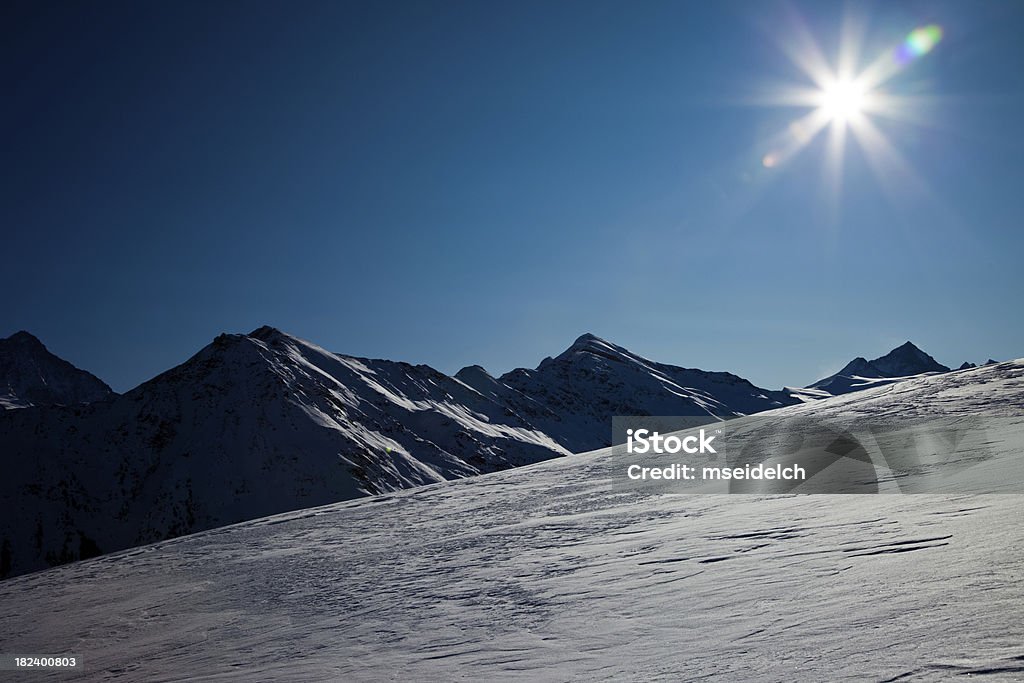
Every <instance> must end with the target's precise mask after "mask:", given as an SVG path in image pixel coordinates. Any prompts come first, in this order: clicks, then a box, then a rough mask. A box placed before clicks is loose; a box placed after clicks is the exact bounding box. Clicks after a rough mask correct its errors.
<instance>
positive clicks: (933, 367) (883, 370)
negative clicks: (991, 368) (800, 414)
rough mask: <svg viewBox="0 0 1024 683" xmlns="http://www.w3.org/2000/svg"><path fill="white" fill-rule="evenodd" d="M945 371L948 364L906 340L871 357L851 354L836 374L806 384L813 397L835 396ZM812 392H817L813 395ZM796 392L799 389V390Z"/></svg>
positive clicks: (947, 369) (947, 370)
mask: <svg viewBox="0 0 1024 683" xmlns="http://www.w3.org/2000/svg"><path fill="white" fill-rule="evenodd" d="M949 371H950V369H949V368H948V367H946V366H945V365H942V364H941V363H939V362H937V361H936V360H935V359H934V358H932V357H931V356H929V355H928V354H927V353H925V352H924V351H922V350H921V349H919V348H917V347H916V346H914V344H912V343H911V342H907V343H906V344H903V345H902V346H898V347H896V348H895V349H893V350H892V351H890V352H889V353H887V354H885V355H884V356H881V357H879V358H876V359H874V360H866V359H864V358H854V359H853V360H852V361H850V362H849V363H847V364H846V367H844V368H843V369H842V370H840V371H839V372H837V373H836V374H834V375H830V376H829V377H826V378H825V379H820V380H818V381H817V382H815V383H814V384H812V385H810V386H809V387H808V389H810V390H814V391H812V392H808V394H809V395H810V396H811V397H814V398H823V397H826V396H829V395H831V396H838V395H839V394H848V393H850V392H851V391H859V390H861V389H868V388H870V387H875V386H879V385H881V384H890V383H892V382H895V381H899V380H903V379H907V378H908V377H917V376H921V375H927V374H934V373H939V372H949ZM815 392H817V393H818V394H819V395H815ZM822 392H824V393H822ZM796 393H800V392H799V390H797V391H796Z"/></svg>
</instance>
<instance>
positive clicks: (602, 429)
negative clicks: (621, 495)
mask: <svg viewBox="0 0 1024 683" xmlns="http://www.w3.org/2000/svg"><path fill="white" fill-rule="evenodd" d="M456 377H457V378H458V379H461V380H462V381H464V382H466V383H467V384H469V385H470V386H472V387H473V388H475V389H477V390H478V391H480V392H481V393H484V394H486V395H490V396H494V397H496V398H497V399H498V400H501V401H503V402H506V403H508V404H510V405H513V406H515V409H516V410H518V411H520V412H523V413H526V414H528V415H529V416H530V420H531V423H532V424H534V425H535V426H537V427H538V428H539V429H540V430H542V431H544V432H545V433H547V434H550V435H551V436H552V438H554V439H556V440H557V441H558V442H559V443H560V444H562V445H563V446H565V447H566V448H568V449H569V450H570V451H573V452H577V453H578V452H583V451H590V450H594V449H597V448H603V447H604V446H608V445H610V443H611V417H612V416H615V415H620V416H625V415H679V416H699V417H709V418H711V417H735V416H738V415H749V414H752V413H758V412H761V411H763V410H770V409H772V408H779V407H782V406H785V405H791V404H793V403H796V402H797V401H796V400H795V399H793V398H792V397H791V396H789V394H787V393H785V392H782V391H770V390H767V389H761V388H759V387H756V386H754V385H753V384H751V383H750V382H748V381H747V380H745V379H743V378H742V377H737V376H736V375H733V374H730V373H728V372H705V371H703V370H693V369H688V368H681V367H677V366H674V365H666V364H663V363H655V362H654V361H650V360H647V359H646V358H643V357H641V356H638V355H636V354H634V353H631V352H629V351H627V350H626V349H624V348H622V347H621V346H616V345H615V344H612V343H610V342H607V341H605V340H603V339H600V338H598V337H595V336H594V335H592V334H585V335H583V336H581V337H580V338H579V339H577V340H576V341H575V342H574V343H573V344H572V346H570V347H569V348H568V349H566V350H565V351H564V352H563V353H562V354H560V355H559V356H557V357H555V358H546V359H545V360H544V361H543V362H542V363H541V364H540V365H539V366H537V368H536V369H535V370H525V369H517V370H512V371H511V372H508V373H506V374H504V375H502V376H501V377H499V378H493V377H491V376H490V375H488V374H487V373H486V372H483V370H482V368H479V367H472V368H466V369H463V370H461V371H460V372H459V373H458V374H457V375H456ZM527 397H528V398H527Z"/></svg>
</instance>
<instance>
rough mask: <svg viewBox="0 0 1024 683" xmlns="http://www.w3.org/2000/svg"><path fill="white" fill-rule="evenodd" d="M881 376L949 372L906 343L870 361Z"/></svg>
mask: <svg viewBox="0 0 1024 683" xmlns="http://www.w3.org/2000/svg"><path fill="white" fill-rule="evenodd" d="M871 365H873V366H874V367H875V368H876V369H877V370H878V371H879V372H880V373H881V374H882V375H883V376H886V377H904V376H909V375H920V374H921V373H925V372H949V368H948V367H946V366H945V365H942V364H941V363H939V362H938V361H936V360H935V359H934V358H932V357H931V356H929V355H928V354H927V353H925V352H924V351H922V350H921V349H920V348H918V347H917V346H915V345H914V343H913V342H909V341H908V342H906V343H904V344H902V345H900V346H897V347H896V348H895V349H893V350H892V351H890V352H889V353H887V354H885V355H884V356H881V357H879V358H876V359H874V360H873V361H871Z"/></svg>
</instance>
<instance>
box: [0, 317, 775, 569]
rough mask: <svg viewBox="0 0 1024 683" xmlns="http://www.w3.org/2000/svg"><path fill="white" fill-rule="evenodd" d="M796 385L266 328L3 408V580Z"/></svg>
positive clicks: (592, 347)
mask: <svg viewBox="0 0 1024 683" xmlns="http://www.w3.org/2000/svg"><path fill="white" fill-rule="evenodd" d="M784 400H791V399H789V398H788V397H787V396H785V395H783V394H781V393H780V392H769V391H765V390H762V389H758V388H757V387H754V386H753V385H751V384H750V383H749V382H747V381H746V380H742V379H740V378H739V377H736V376H734V375H729V374H727V373H705V372H701V371H699V370H684V369H682V368H676V367H673V366H669V365H662V364H658V363H653V362H651V361H648V360H645V359H643V358H640V357H639V356H635V355H634V354H631V353H629V352H628V351H626V350H625V349H622V348H620V347H616V346H614V345H612V344H609V343H608V342H605V341H602V340H600V339H597V338H596V337H593V336H591V335H585V336H584V337H581V338H580V340H578V341H577V342H576V343H575V344H574V345H573V346H571V347H570V348H569V349H568V350H567V351H566V352H565V353H563V354H561V355H560V356H558V358H556V359H554V360H550V359H549V360H547V361H545V362H544V363H542V364H541V366H540V368H538V369H537V370H520V371H514V372H512V373H509V374H508V375H505V376H503V377H502V378H499V379H495V378H492V377H490V375H488V374H487V373H486V371H484V370H483V369H482V368H467V369H465V370H463V371H462V372H460V373H459V374H458V376H457V377H454V378H453V377H449V376H447V375H444V374H443V373H440V372H438V371H436V370H434V369H433V368H430V367H428V366H425V365H416V366H413V365H410V364H408V363H399V362H392V361H384V360H370V359H366V358H355V357H352V356H345V355H341V354H334V353H330V352H328V351H326V350H324V349H322V348H320V347H318V346H316V345H315V344H311V343H309V342H306V341H303V340H301V339H298V338H296V337H292V336H290V335H287V334H285V333H283V332H280V331H279V330H276V329H273V328H270V327H262V328H260V329H258V330H255V331H253V332H252V333H250V334H248V335H221V336H220V337H218V338H217V339H216V340H214V342H213V343H211V344H210V345H208V346H207V347H206V348H204V349H202V350H201V351H200V352H199V353H198V354H196V355H195V356H194V357H193V358H191V359H189V360H188V361H187V362H185V363H183V364H182V365H180V366H178V367H176V368H174V369H172V370H169V371H167V372H165V373H163V374H162V375H160V376H158V377H156V378H154V379H153V380H151V381H149V382H146V383H145V384H143V385H141V386H139V387H137V388H136V389H133V390H132V391H130V392H128V393H126V394H124V395H123V396H117V397H113V398H112V399H111V400H109V401H103V402H99V403H94V404H91V405H86V406H73V407H59V406H53V407H35V408H31V409H24V410H18V411H5V412H3V413H2V414H0V446H2V448H0V458H2V462H3V464H4V466H5V469H6V471H7V476H5V477H4V478H2V479H0V504H2V505H4V506H5V507H6V509H9V510H11V511H12V512H10V513H9V514H6V515H4V516H2V517H0V550H2V549H3V548H4V547H7V548H9V551H7V552H6V553H5V554H3V555H0V577H4V576H12V575H16V574H20V573H24V572H27V571H32V570H36V569H41V568H44V567H48V566H53V565H56V564H61V563H64V562H68V561H71V560H75V559H81V558H85V557H91V556H95V555H97V554H100V553H105V552H111V551H114V550H119V549H123V548H128V547H131V546H135V545H139V544H142V543H149V542H153V541H157V540H162V539H166V538H170V537H173V536H178V535H181V534H185V533H191V532H195V531H200V530H203V529H211V528H214V527H217V526H222V525H225V524H232V523H235V522H240V521H243V520H246V519H254V518H257V517H263V516H266V515H269V514H274V513H278V512H284V511H287V510H295V509H300V508H305V507H310V506H314V505H322V504H325V503H329V502H335V501H339V500H346V499H351V498H356V497H359V496H363V495H368V494H376V493H384V492H388V491H395V490H399V489H403V488H409V487H412V486H419V485H423V484H430V483H435V482H439V481H444V480H447V479H455V478H460V477H465V476H470V475H475V474H480V473H486V472H495V471H499V470H503V469H507V468H510V467H516V466H520V465H524V464H530V463H534V462H538V461H541V460H547V459H549V458H554V457H560V456H564V455H567V454H569V453H570V452H576V451H580V450H590V449H593V448H597V447H600V446H605V445H608V444H610V443H611V429H610V421H611V417H612V416H613V415H622V414H626V415H628V414H659V413H664V414H671V415H692V414H700V415H706V416H707V415H723V416H731V415H736V414H740V413H748V412H755V411H758V410H765V409H767V408H770V407H774V406H776V405H779V404H780V402H782V401H784Z"/></svg>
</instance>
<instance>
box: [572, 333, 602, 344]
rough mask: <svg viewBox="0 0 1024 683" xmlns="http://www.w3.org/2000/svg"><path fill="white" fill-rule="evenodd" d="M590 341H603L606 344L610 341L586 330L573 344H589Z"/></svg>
mask: <svg viewBox="0 0 1024 683" xmlns="http://www.w3.org/2000/svg"><path fill="white" fill-rule="evenodd" d="M590 342H601V343H604V344H607V343H608V342H606V341H605V340H604V339H601V338H600V337H598V336H597V335H596V334H591V333H590V332H584V333H583V334H581V335H580V336H578V337H576V341H575V342H573V344H588V343H590Z"/></svg>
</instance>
